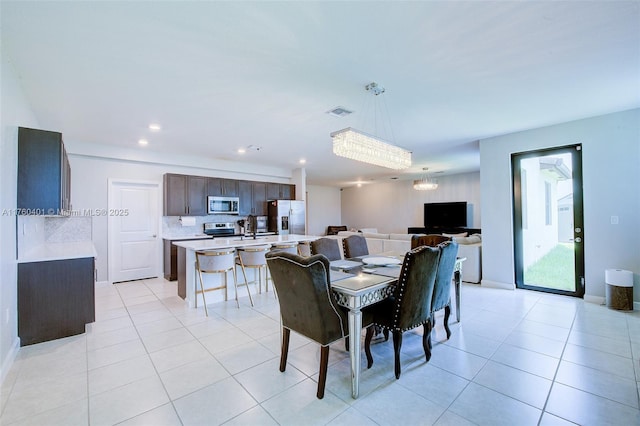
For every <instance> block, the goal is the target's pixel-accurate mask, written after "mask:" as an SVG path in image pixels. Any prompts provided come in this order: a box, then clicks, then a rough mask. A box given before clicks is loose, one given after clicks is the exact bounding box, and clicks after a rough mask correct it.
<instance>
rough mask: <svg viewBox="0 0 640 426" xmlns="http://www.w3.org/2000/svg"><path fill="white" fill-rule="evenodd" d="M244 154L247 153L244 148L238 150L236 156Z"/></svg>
mask: <svg viewBox="0 0 640 426" xmlns="http://www.w3.org/2000/svg"><path fill="white" fill-rule="evenodd" d="M245 152H247V150H246V149H244V148H238V154H244V153H245Z"/></svg>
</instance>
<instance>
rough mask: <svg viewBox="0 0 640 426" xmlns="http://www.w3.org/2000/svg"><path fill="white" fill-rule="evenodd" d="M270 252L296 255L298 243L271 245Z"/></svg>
mask: <svg viewBox="0 0 640 426" xmlns="http://www.w3.org/2000/svg"><path fill="white" fill-rule="evenodd" d="M271 251H284V252H287V253H293V254H298V243H297V242H295V241H291V242H279V243H273V244H272V245H271Z"/></svg>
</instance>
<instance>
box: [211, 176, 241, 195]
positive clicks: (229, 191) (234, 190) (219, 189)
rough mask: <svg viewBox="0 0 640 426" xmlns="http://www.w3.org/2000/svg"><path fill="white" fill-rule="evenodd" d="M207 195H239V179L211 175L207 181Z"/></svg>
mask: <svg viewBox="0 0 640 426" xmlns="http://www.w3.org/2000/svg"><path fill="white" fill-rule="evenodd" d="M207 188H208V192H207V195H216V196H222V197H237V196H238V181H237V180H234V179H223V178H214V177H210V178H209V179H208V182H207Z"/></svg>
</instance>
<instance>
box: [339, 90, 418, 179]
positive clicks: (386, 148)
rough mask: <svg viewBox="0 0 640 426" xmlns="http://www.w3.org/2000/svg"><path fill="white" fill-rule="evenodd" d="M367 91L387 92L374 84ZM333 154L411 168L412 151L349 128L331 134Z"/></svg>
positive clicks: (378, 164) (382, 164)
mask: <svg viewBox="0 0 640 426" xmlns="http://www.w3.org/2000/svg"><path fill="white" fill-rule="evenodd" d="M365 90H367V91H368V92H370V93H372V94H373V95H374V96H378V95H381V94H382V93H384V92H385V89H384V87H381V86H379V85H378V84H377V83H375V82H372V83H369V84H367V85H366V86H365ZM331 138H332V139H333V153H334V154H335V155H338V156H340V157H345V158H350V159H352V160H356V161H362V162H364V163H369V164H375V165H376V166H382V167H387V168H390V169H395V170H402V169H406V168H409V167H411V151H407V150H406V149H403V148H400V147H399V146H396V145H393V144H390V143H389V142H386V141H385V140H383V139H381V138H378V137H376V136H372V135H369V134H367V133H364V132H361V131H359V130H356V129H353V128H351V127H348V128H346V129H342V130H338V131H336V132H333V133H331Z"/></svg>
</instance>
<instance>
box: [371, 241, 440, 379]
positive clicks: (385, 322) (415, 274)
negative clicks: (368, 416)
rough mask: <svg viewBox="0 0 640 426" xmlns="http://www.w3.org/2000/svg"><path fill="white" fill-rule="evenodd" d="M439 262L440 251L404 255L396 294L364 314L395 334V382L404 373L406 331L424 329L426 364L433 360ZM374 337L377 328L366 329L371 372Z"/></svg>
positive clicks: (419, 250) (423, 250) (425, 249)
mask: <svg viewBox="0 0 640 426" xmlns="http://www.w3.org/2000/svg"><path fill="white" fill-rule="evenodd" d="M439 258H440V248H439V247H427V246H420V247H418V248H415V249H413V250H411V251H409V252H408V253H407V254H406V255H405V258H404V262H403V264H402V270H401V272H400V277H399V278H398V284H397V285H396V289H395V292H394V294H393V295H392V296H390V297H389V298H387V299H385V300H383V301H381V302H379V303H376V304H375V305H372V306H369V307H367V308H364V309H363V310H362V312H363V314H371V315H373V323H374V324H375V325H376V326H378V327H382V329H388V330H391V333H392V334H393V351H394V355H395V375H396V379H399V378H400V373H401V369H400V349H401V347H402V333H404V332H405V331H408V330H411V329H413V328H415V327H418V326H420V325H422V326H423V328H424V334H423V336H422V346H423V348H424V354H425V357H426V359H427V362H428V361H429V359H431V348H430V347H429V341H428V338H429V331H430V330H431V327H430V320H431V306H432V299H433V289H434V286H435V282H436V273H437V270H438V260H439ZM373 334H374V327H369V328H367V334H366V336H365V347H364V349H365V353H366V355H367V361H368V362H367V364H368V365H367V367H368V368H371V365H372V364H373V358H372V356H371V349H370V346H371V339H372V337H373Z"/></svg>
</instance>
